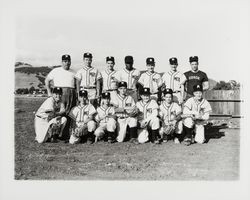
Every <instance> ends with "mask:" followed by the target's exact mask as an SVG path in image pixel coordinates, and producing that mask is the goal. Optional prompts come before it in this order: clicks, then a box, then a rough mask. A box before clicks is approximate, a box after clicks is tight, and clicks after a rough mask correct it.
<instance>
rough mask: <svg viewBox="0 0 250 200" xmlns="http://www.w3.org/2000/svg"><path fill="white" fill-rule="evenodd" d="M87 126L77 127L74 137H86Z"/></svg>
mask: <svg viewBox="0 0 250 200" xmlns="http://www.w3.org/2000/svg"><path fill="white" fill-rule="evenodd" d="M86 128H87V125H82V126H80V127H76V128H75V130H74V131H73V134H74V136H76V137H81V136H83V135H84V133H85V131H86Z"/></svg>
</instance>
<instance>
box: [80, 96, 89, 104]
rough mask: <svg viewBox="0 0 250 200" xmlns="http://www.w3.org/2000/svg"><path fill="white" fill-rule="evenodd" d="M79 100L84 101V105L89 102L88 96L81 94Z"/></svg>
mask: <svg viewBox="0 0 250 200" xmlns="http://www.w3.org/2000/svg"><path fill="white" fill-rule="evenodd" d="M79 101H80V103H83V104H84V105H86V104H87V103H88V98H87V97H85V96H79Z"/></svg>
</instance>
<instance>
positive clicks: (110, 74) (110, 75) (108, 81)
mask: <svg viewBox="0 0 250 200" xmlns="http://www.w3.org/2000/svg"><path fill="white" fill-rule="evenodd" d="M106 64H107V69H106V70H104V71H102V72H101V75H102V92H109V93H110V95H111V96H112V95H113V94H114V93H116V90H117V84H118V80H117V78H116V75H117V71H116V70H114V66H115V58H114V57H113V56H108V57H106Z"/></svg>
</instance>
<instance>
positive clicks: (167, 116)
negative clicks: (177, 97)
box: [159, 101, 182, 123]
mask: <svg viewBox="0 0 250 200" xmlns="http://www.w3.org/2000/svg"><path fill="white" fill-rule="evenodd" d="M159 107H160V112H159V115H160V117H161V119H163V121H164V122H165V123H169V122H170V121H172V120H173V119H174V118H175V117H176V116H177V115H179V114H180V113H181V112H182V110H181V106H179V105H178V104H177V103H175V102H172V103H171V104H167V103H166V102H164V101H163V102H162V104H161V105H160V106H159Z"/></svg>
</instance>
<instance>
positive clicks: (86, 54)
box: [83, 52, 93, 58]
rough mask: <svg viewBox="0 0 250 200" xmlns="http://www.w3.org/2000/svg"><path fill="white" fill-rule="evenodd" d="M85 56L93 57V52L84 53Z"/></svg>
mask: <svg viewBox="0 0 250 200" xmlns="http://www.w3.org/2000/svg"><path fill="white" fill-rule="evenodd" d="M83 58H93V56H92V53H89V52H87V53H84V54H83Z"/></svg>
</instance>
